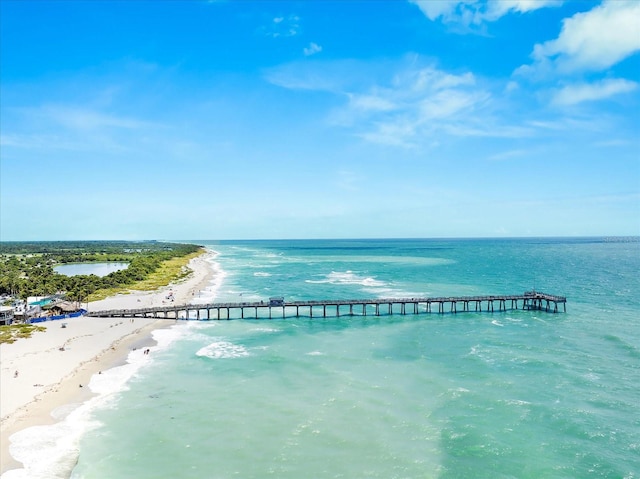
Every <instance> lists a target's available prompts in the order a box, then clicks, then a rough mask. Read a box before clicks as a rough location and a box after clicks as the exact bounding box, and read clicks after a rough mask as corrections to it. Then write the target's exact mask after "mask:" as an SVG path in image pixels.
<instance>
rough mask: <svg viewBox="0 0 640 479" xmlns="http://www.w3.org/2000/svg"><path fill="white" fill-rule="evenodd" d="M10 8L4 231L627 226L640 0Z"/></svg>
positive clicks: (633, 185)
mask: <svg viewBox="0 0 640 479" xmlns="http://www.w3.org/2000/svg"><path fill="white" fill-rule="evenodd" d="M0 9H1V10H0V17H1V20H0V21H1V25H0V26H1V33H0V35H1V37H0V40H1V42H0V80H1V82H0V95H1V96H0V98H1V101H0V154H1V171H0V173H1V177H0V200H1V206H0V239H2V240H35V239H42V240H57V239H59V240H62V239H151V238H155V239H185V238H191V239H195V238H200V239H248V238H342V237H356V238H365V237H484V236H489V237H492V236H573V235H575V236H583V235H586V236H589V235H638V234H640V29H639V28H638V25H640V2H636V1H629V2H627V1H624V0H614V1H612V0H604V1H593V2H589V1H555V0H554V1H552V0H502V1H495V0H487V1H485V0H481V1H475V0H465V1H451V2H448V1H435V0H433V1H425V2H419V1H401V0H395V1H382V0H376V1H369V2H368V1H352V2H351V1H341V2H338V1H333V2H330V1H320V0H318V1H299V2H267V1H255V2H251V1H233V0H229V1H202V2H196V1H192V2H168V1H158V2H153V1H137V2H135V1H134V2H82V1H60V2H49V1H42V0H40V1H34V2H29V1H19V2H18V1H2V4H1V5H0Z"/></svg>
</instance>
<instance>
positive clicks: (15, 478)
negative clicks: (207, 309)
mask: <svg viewBox="0 0 640 479" xmlns="http://www.w3.org/2000/svg"><path fill="white" fill-rule="evenodd" d="M181 329H182V331H181ZM184 329H186V328H168V329H158V330H155V331H153V338H154V339H155V340H156V341H157V344H156V345H155V346H152V347H149V348H148V349H149V350H150V351H151V352H152V354H144V349H147V348H144V349H137V350H133V351H131V352H130V353H129V355H128V357H127V362H126V364H124V365H122V366H118V367H115V368H111V369H108V370H106V371H102V372H100V373H99V374H94V375H93V376H92V377H91V380H90V381H89V384H88V387H89V389H90V390H91V392H93V393H95V394H97V396H95V397H92V398H91V399H89V400H88V401H86V402H84V403H81V404H68V405H65V406H62V407H59V408H57V409H56V410H54V411H53V412H52V416H53V418H54V419H57V420H58V422H56V423H55V424H52V425H47V426H33V427H29V428H26V429H23V430H21V431H19V432H17V433H15V434H13V435H12V436H11V437H10V442H11V444H10V446H9V452H10V454H11V456H12V457H13V458H15V459H16V460H17V461H19V462H21V463H22V464H23V468H22V469H12V470H10V471H7V472H5V473H4V474H3V475H2V479H66V478H68V477H70V476H71V474H72V471H73V468H74V467H75V464H76V463H77V461H78V455H79V447H80V440H81V438H82V437H83V436H84V435H85V434H86V433H87V432H88V431H91V430H93V429H95V428H97V427H100V426H101V423H100V422H98V421H97V420H95V419H94V418H93V412H94V411H95V410H96V409H104V408H110V407H114V405H115V404H116V401H117V398H118V395H119V393H121V392H122V391H126V390H127V389H128V386H127V383H128V381H129V380H130V379H131V378H132V377H133V376H134V375H135V374H137V373H138V371H140V369H141V368H143V367H144V366H145V365H147V364H149V363H151V362H152V360H153V359H152V358H153V352H156V351H159V350H162V349H164V348H166V347H168V346H169V344H171V343H172V342H174V341H175V340H176V339H178V338H180V337H181V336H182V335H184V334H185V331H184Z"/></svg>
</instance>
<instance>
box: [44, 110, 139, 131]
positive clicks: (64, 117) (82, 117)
mask: <svg viewBox="0 0 640 479" xmlns="http://www.w3.org/2000/svg"><path fill="white" fill-rule="evenodd" d="M34 113H35V114H36V115H41V116H43V117H48V118H50V119H52V120H54V121H55V122H56V123H58V124H60V125H62V126H65V127H67V128H69V129H72V130H96V129H100V128H123V129H138V128H143V127H146V126H150V125H151V124H150V123H148V122H144V121H140V120H136V119H133V118H127V117H124V116H116V115H110V114H106V113H102V112H99V111H94V110H89V109H85V108H80V107H74V106H62V105H47V106H44V107H42V108H40V109H38V110H35V111H34Z"/></svg>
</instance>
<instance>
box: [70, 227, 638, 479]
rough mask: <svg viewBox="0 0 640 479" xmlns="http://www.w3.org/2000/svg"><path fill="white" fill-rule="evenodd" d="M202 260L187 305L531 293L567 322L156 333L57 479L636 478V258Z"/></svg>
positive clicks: (561, 242)
mask: <svg viewBox="0 0 640 479" xmlns="http://www.w3.org/2000/svg"><path fill="white" fill-rule="evenodd" d="M207 245H208V246H209V247H210V248H212V249H213V250H215V251H217V252H219V255H218V257H217V258H216V259H215V261H216V263H217V266H218V267H219V269H220V271H221V276H220V278H223V280H222V282H221V283H220V282H218V283H216V285H215V286H213V285H212V287H211V289H210V290H209V291H205V292H203V293H202V295H201V296H202V297H201V299H200V300H201V301H203V302H204V301H206V300H207V299H210V298H211V297H213V296H214V295H215V297H216V300H220V301H226V300H246V301H251V300H254V299H266V298H268V297H270V296H285V298H286V299H291V300H293V299H323V298H367V297H372V298H373V297H390V296H398V297H414V296H424V295H430V296H440V295H467V294H503V293H504V294H507V293H521V292H523V291H525V290H530V289H531V288H532V287H533V286H534V285H535V287H536V289H537V290H539V291H545V292H548V293H553V294H559V295H566V296H567V297H568V304H567V312H566V314H565V313H560V314H549V313H545V312H538V311H508V312H495V313H486V312H484V313H457V314H455V315H454V314H444V315H439V314H433V313H432V314H430V315H427V314H421V315H418V316H415V315H406V316H400V315H394V316H380V317H375V316H367V317H348V316H342V317H340V318H330V319H329V318H328V319H322V318H317V319H315V318H314V319H309V318H299V319H287V320H282V319H274V320H236V321H219V322H217V321H211V322H204V321H202V322H190V323H189V324H184V323H183V324H180V325H178V326H177V327H175V328H172V329H169V330H164V331H159V332H158V334H157V338H158V340H159V341H160V343H159V346H158V347H157V348H154V350H153V351H152V354H151V355H150V358H149V360H148V361H147V362H146V363H144V364H143V365H142V366H141V367H140V368H139V369H137V372H136V373H135V374H134V375H133V377H132V378H131V379H130V380H129V381H128V382H127V386H126V390H124V391H120V392H118V393H116V394H114V395H112V396H110V398H109V399H108V400H106V401H104V403H103V404H102V405H100V406H99V407H95V408H93V409H92V411H91V414H90V417H91V420H90V421H87V424H89V423H90V424H91V426H90V427H88V428H86V429H88V430H85V431H86V432H85V433H84V434H83V435H82V436H81V439H80V442H79V458H78V463H77V465H76V467H75V468H74V471H73V476H72V477H73V478H87V479H89V478H91V479H106V478H159V477H180V478H234V477H238V478H263V477H276V478H385V479H389V478H443V479H444V478H452V479H453V478H455V479H463V478H474V479H477V478H487V479H489V478H491V479H494V478H532V479H534V478H535V479H538V478H627V479H631V478H638V477H640V414H638V404H639V403H640V327H639V326H640V314H639V312H640V275H639V274H638V273H639V271H640V242H638V241H637V239H635V240H623V239H557V240H552V239H518V240H386V241H382V240H380V241H374V240H371V241H273V242H266V241H265V242H216V243H214V242H210V243H207ZM207 295H208V296H207ZM103 376H104V374H103Z"/></svg>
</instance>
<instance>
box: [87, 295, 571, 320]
mask: <svg viewBox="0 0 640 479" xmlns="http://www.w3.org/2000/svg"><path fill="white" fill-rule="evenodd" d="M566 303H567V298H565V297H564V296H556V295H553V294H547V293H540V292H537V291H527V292H525V293H523V294H515V295H502V296H453V297H433V298H428V297H425V298H377V299H342V300H321V301H256V302H243V303H211V304H183V305H179V306H174V305H171V306H169V305H167V306H158V307H152V308H140V309H114V310H107V311H90V312H89V313H88V314H87V316H94V317H109V318H136V317H140V318H159V319H182V320H222V319H271V318H273V317H282V318H291V317H295V318H298V317H309V318H316V317H322V318H326V317H340V316H347V315H348V316H367V315H374V316H380V315H383V314H387V315H392V314H403V315H404V314H425V313H439V314H444V313H458V312H494V311H498V312H500V311H507V310H515V309H522V310H534V311H545V312H548V313H558V312H559V305H562V311H563V312H566V311H567V306H566Z"/></svg>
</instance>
